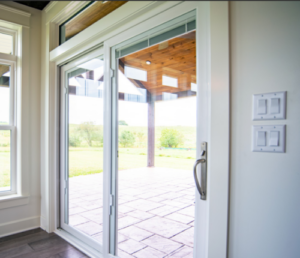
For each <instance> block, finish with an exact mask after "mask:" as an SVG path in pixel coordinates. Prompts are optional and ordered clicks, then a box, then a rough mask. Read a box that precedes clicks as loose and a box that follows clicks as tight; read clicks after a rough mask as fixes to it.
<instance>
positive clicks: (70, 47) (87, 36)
mask: <svg viewBox="0 0 300 258" xmlns="http://www.w3.org/2000/svg"><path fill="white" fill-rule="evenodd" d="M179 3H180V2H174V1H173V2H160V1H145V2H143V1H132V2H128V3H127V4H124V5H123V6H121V7H120V8H118V9H116V10H115V11H114V15H113V16H111V15H107V16H105V17H104V18H102V19H101V20H99V21H97V22H95V23H94V24H92V25H91V26H90V27H88V28H86V29H85V30H83V31H81V32H80V33H78V34H77V35H75V36H74V37H72V38H71V39H69V40H68V41H66V42H64V43H63V44H62V45H60V46H58V47H57V48H55V49H53V50H52V51H51V52H50V60H51V61H55V62H56V64H60V63H62V62H63V60H66V59H70V58H72V57H74V56H76V55H78V54H80V53H82V52H84V51H86V50H87V49H89V48H92V47H93V46H95V45H98V44H100V43H103V42H104V41H105V40H107V39H109V38H110V37H113V36H115V35H117V34H118V33H121V32H123V31H124V30H126V28H130V27H131V26H134V25H135V24H137V23H139V22H141V21H144V20H145V19H148V18H150V17H152V16H155V15H157V13H158V12H159V10H158V9H160V8H159V7H164V8H166V9H168V8H170V7H172V6H174V5H178V4H179ZM141 14H144V16H142V15H141ZM107 24H109V26H107ZM150 26H151V25H150Z"/></svg>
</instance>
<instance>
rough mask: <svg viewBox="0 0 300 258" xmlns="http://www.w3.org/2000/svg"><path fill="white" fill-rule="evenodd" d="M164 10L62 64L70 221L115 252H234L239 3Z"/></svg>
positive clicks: (66, 224) (85, 238) (63, 222)
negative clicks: (234, 30) (232, 117)
mask: <svg viewBox="0 0 300 258" xmlns="http://www.w3.org/2000/svg"><path fill="white" fill-rule="evenodd" d="M161 8H163V6H162V7H161ZM157 9H158V10H156V11H155V10H153V12H152V11H151V12H152V13H149V14H148V13H145V17H146V18H145V20H141V21H140V22H136V21H135V20H134V19H135V18H134V17H133V20H132V21H131V22H130V24H127V25H126V28H125V30H124V31H123V32H121V33H118V34H117V35H116V34H113V33H114V31H112V32H111V33H112V34H111V35H110V37H106V38H105V40H104V42H103V44H104V47H103V49H99V50H97V51H95V52H92V53H90V54H88V55H86V56H83V57H81V58H79V59H77V60H75V61H72V62H70V63H68V64H67V65H65V66H62V67H61V85H62V88H61V110H62V112H61V134H60V137H61V138H60V142H61V148H60V151H61V153H60V156H61V163H60V171H61V172H62V173H61V178H60V186H61V188H60V197H61V198H60V200H61V204H60V215H61V216H60V227H61V228H63V229H64V230H65V231H68V232H69V233H71V234H72V235H73V236H76V237H77V238H78V239H80V240H82V242H84V243H86V245H89V246H90V247H92V248H93V249H95V250H97V251H98V252H99V253H102V254H103V257H105V258H111V257H120V258H126V257H149V256H150V257H151V256H152V257H193V258H208V257H209V258H213V257H218V258H225V257H226V253H227V252H226V249H227V247H226V246H227V212H228V153H229V144H228V142H229V140H228V139H229V133H228V132H229V131H228V127H229V87H228V85H229V83H228V63H229V62H228V3H226V2H224V3H220V2H217V3H214V2H210V3H209V2H193V1H191V2H182V3H179V2H178V4H177V5H174V6H172V7H171V8H169V9H160V7H158V8H157ZM154 11H155V12H154ZM149 28H151V29H150V30H149ZM197 160H198V165H197V166H196V177H195V178H196V181H194V175H195V173H194V164H195V163H196V161H197ZM206 169H207V177H206V176H205V175H206V174H205V173H204V172H205V171H204V170H206ZM87 178H89V179H88V180H87ZM195 182H197V183H198V184H199V185H198V186H200V187H197V186H196V184H195ZM199 190H200V192H201V194H202V195H201V196H200V193H199ZM98 256H99V255H98ZM96 257H97V256H96Z"/></svg>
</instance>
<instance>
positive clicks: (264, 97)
mask: <svg viewBox="0 0 300 258" xmlns="http://www.w3.org/2000/svg"><path fill="white" fill-rule="evenodd" d="M286 96H287V92H286V91H280V92H270V93H262V94H254V95H253V97H252V103H253V105H252V119H253V120H279V119H285V118H286ZM267 137H269V136H267Z"/></svg>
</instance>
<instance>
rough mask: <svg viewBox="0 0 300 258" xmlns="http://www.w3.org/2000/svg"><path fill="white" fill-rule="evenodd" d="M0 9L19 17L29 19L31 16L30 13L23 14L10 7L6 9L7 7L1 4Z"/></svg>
mask: <svg viewBox="0 0 300 258" xmlns="http://www.w3.org/2000/svg"><path fill="white" fill-rule="evenodd" d="M0 9H2V10H4V11H8V12H12V13H16V14H19V15H22V16H25V17H30V16H31V13H28V12H24V11H21V10H18V9H15V8H11V7H8V6H6V5H3V4H0Z"/></svg>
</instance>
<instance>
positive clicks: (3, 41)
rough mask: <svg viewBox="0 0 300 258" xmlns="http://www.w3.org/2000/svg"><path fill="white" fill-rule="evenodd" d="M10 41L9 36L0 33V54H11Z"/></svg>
mask: <svg viewBox="0 0 300 258" xmlns="http://www.w3.org/2000/svg"><path fill="white" fill-rule="evenodd" d="M12 39H13V37H12V36H11V35H8V34H3V33H0V53H4V54H10V55H11V54H12V49H13V47H12V45H13V44H12V42H13V41H12Z"/></svg>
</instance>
